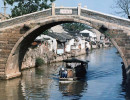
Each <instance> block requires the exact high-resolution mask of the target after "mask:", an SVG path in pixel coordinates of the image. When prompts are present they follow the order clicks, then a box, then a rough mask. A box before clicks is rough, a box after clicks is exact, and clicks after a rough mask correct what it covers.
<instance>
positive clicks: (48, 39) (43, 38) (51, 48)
mask: <svg viewBox="0 0 130 100" xmlns="http://www.w3.org/2000/svg"><path fill="white" fill-rule="evenodd" d="M35 40H36V41H37V40H39V41H41V42H42V41H43V42H47V44H48V49H49V51H53V52H55V53H56V50H57V41H56V39H55V38H52V37H50V36H48V35H40V36H38V37H37V38H36V39H35Z"/></svg>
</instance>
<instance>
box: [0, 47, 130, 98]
mask: <svg viewBox="0 0 130 100" xmlns="http://www.w3.org/2000/svg"><path fill="white" fill-rule="evenodd" d="M115 52H116V49H115V48H105V49H100V50H93V51H92V52H91V53H90V54H88V55H87V56H86V55H82V56H80V57H79V58H81V59H87V60H90V62H89V67H88V72H87V75H86V79H85V80H80V81H76V82H71V83H59V79H58V72H59V66H61V65H62V63H57V64H51V65H43V66H41V67H39V68H36V69H35V68H32V69H29V70H25V71H23V72H22V74H23V75H22V77H21V78H17V79H13V80H8V81H0V100H86V99H87V100H98V99H99V100H130V86H127V88H126V84H125V82H124V81H123V80H122V71H121V66H122V65H121V62H122V59H121V58H120V57H119V56H118V55H117V54H116V53H115Z"/></svg>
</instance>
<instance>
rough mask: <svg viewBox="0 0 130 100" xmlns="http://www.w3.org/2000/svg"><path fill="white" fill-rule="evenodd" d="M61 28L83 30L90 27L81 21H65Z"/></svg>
mask: <svg viewBox="0 0 130 100" xmlns="http://www.w3.org/2000/svg"><path fill="white" fill-rule="evenodd" d="M62 26H63V29H64V30H65V31H67V32H77V33H79V32H80V31H83V30H85V29H90V27H89V26H87V25H85V24H82V23H65V24H62Z"/></svg>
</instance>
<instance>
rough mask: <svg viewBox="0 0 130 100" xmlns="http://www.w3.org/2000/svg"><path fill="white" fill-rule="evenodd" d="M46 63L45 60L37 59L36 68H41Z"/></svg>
mask: <svg viewBox="0 0 130 100" xmlns="http://www.w3.org/2000/svg"><path fill="white" fill-rule="evenodd" d="M44 63H45V62H44V60H43V59H42V58H39V57H38V58H36V61H35V66H36V67H39V66H41V65H43V64H44Z"/></svg>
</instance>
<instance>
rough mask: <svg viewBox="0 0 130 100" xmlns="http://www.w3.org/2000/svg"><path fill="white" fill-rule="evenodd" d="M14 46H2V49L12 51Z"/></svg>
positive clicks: (0, 47)
mask: <svg viewBox="0 0 130 100" xmlns="http://www.w3.org/2000/svg"><path fill="white" fill-rule="evenodd" d="M13 47H14V44H7V45H1V46H0V49H6V50H12V48H13Z"/></svg>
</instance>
